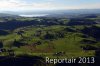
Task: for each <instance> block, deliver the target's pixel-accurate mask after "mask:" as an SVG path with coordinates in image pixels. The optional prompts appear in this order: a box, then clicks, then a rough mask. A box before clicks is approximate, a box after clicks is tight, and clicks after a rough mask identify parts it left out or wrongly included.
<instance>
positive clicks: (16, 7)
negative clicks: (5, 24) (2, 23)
mask: <svg viewBox="0 0 100 66" xmlns="http://www.w3.org/2000/svg"><path fill="white" fill-rule="evenodd" d="M97 8H100V0H0V11H21V10H22V11H23V10H29V11H30V10H60V9H97Z"/></svg>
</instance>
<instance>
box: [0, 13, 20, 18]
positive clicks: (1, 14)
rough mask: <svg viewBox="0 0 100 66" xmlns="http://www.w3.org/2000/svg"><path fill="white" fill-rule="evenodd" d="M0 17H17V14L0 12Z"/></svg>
mask: <svg viewBox="0 0 100 66" xmlns="http://www.w3.org/2000/svg"><path fill="white" fill-rule="evenodd" d="M0 17H13V18H15V17H19V16H18V15H15V14H9V13H0Z"/></svg>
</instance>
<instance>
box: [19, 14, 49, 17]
mask: <svg viewBox="0 0 100 66" xmlns="http://www.w3.org/2000/svg"><path fill="white" fill-rule="evenodd" d="M46 15H48V14H32V15H28V14H22V15H19V16H22V17H41V16H46Z"/></svg>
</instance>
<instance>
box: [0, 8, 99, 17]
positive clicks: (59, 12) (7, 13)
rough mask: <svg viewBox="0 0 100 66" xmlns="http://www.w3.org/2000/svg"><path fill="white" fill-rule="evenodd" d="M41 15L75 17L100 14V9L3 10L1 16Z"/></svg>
mask: <svg viewBox="0 0 100 66" xmlns="http://www.w3.org/2000/svg"><path fill="white" fill-rule="evenodd" d="M37 14H38V15H39V14H48V15H45V17H68V18H70V17H75V16H77V15H83V14H84V15H87V14H97V15H100V9H70V10H46V11H24V12H12V11H3V12H1V13H0V17H17V16H19V15H37ZM42 17H43V16H42Z"/></svg>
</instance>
